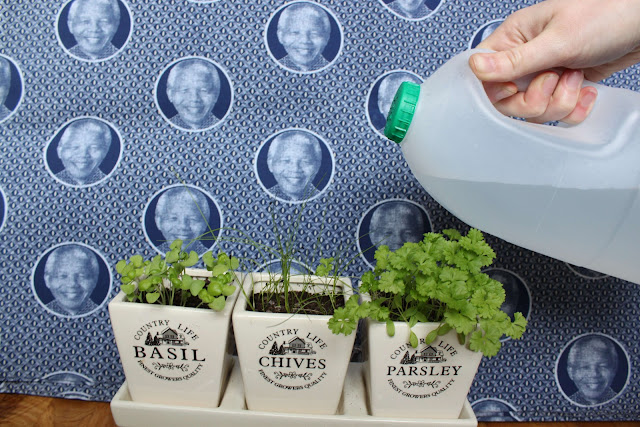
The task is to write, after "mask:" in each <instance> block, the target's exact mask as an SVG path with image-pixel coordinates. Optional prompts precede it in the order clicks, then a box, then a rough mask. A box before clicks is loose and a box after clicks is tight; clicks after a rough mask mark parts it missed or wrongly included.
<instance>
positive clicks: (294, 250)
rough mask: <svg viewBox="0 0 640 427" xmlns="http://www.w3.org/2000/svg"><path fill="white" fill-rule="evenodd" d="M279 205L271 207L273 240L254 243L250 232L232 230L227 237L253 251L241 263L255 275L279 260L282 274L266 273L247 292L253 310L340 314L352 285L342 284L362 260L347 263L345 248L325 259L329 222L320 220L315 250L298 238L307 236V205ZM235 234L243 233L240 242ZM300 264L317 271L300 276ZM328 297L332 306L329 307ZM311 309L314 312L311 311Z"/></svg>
mask: <svg viewBox="0 0 640 427" xmlns="http://www.w3.org/2000/svg"><path fill="white" fill-rule="evenodd" d="M278 206H279V205H278V204H275V203H274V204H272V205H270V207H269V214H270V215H271V225H272V230H271V234H272V236H273V240H272V241H268V242H266V243H265V242H259V241H255V240H254V239H253V238H252V237H250V236H249V235H247V233H245V232H243V231H241V230H237V229H234V230H229V233H227V236H225V239H226V240H231V241H233V242H234V243H239V244H242V245H248V246H249V249H250V253H251V254H252V257H251V258H249V257H247V258H243V259H242V269H243V270H245V271H256V270H259V269H260V268H263V266H265V265H269V264H270V263H271V262H273V261H276V260H277V262H279V265H280V267H281V268H280V269H279V271H278V272H272V271H271V270H270V269H269V268H267V269H266V271H264V273H265V275H266V276H268V277H265V276H262V278H263V279H264V282H263V283H260V284H259V286H256V287H255V288H249V289H244V288H243V290H242V292H243V293H244V294H245V297H246V302H247V308H248V310H250V311H254V310H256V309H259V307H265V306H269V307H272V308H273V309H274V310H276V309H277V310H281V312H285V313H289V314H295V313H306V314H320V315H331V314H333V313H336V310H337V309H338V307H340V305H341V301H342V296H343V294H344V291H345V289H344V287H345V286H347V285H346V284H345V282H344V281H343V277H344V276H345V271H346V269H347V268H348V266H349V265H350V264H351V263H352V262H353V261H354V259H356V258H357V256H355V257H353V258H348V257H346V256H345V253H346V251H345V250H343V249H342V248H340V249H339V250H337V251H335V252H332V253H331V256H330V257H323V256H322V255H323V254H322V250H321V249H320V248H321V247H322V245H323V244H322V241H321V239H322V238H323V236H325V235H326V234H324V233H323V232H322V231H323V229H322V228H323V227H324V225H323V224H324V221H318V223H320V224H322V225H321V230H320V233H319V234H318V237H317V240H316V241H315V242H314V243H312V244H311V246H312V247H310V245H309V243H308V242H307V241H305V242H300V241H299V239H298V238H299V236H300V235H301V234H302V232H303V230H302V229H301V227H302V226H303V224H304V223H305V218H304V216H303V211H304V209H305V207H306V202H305V203H302V204H301V205H296V206H295V207H293V208H289V207H278ZM323 215H324V213H323ZM234 234H239V235H240V237H238V238H235V237H231V236H233V235H234ZM308 254H313V255H311V256H310V255H308ZM316 254H317V255H316ZM297 265H303V266H304V265H309V266H313V265H315V266H316V267H315V270H311V269H309V270H306V269H305V270H303V271H302V272H299V271H296V270H297V268H296V267H297ZM261 280H262V279H261ZM254 285H258V284H257V283H255V284H254ZM326 297H328V299H329V302H328V304H326V305H325V303H324V301H325V300H326ZM276 301H277V302H278V303H276ZM280 303H281V304H282V305H281V306H280ZM356 305H357V303H356ZM274 306H277V308H276V307H274ZM312 306H313V307H314V308H311V307H312ZM337 313H338V317H336V319H335V322H336V324H337V325H339V324H340V323H342V322H343V320H342V319H340V318H339V313H340V312H339V311H338V312H337ZM349 324H351V323H350V322H349ZM336 327H337V328H340V326H336Z"/></svg>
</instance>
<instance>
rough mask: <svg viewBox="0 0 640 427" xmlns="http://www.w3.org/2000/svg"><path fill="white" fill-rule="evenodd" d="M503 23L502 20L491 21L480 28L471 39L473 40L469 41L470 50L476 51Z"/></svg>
mask: <svg viewBox="0 0 640 427" xmlns="http://www.w3.org/2000/svg"><path fill="white" fill-rule="evenodd" d="M502 22H503V21H502V19H500V20H496V21H491V22H487V23H486V24H484V25H483V26H482V27H480V28H478V30H477V31H476V32H475V33H474V34H473V36H472V37H471V40H469V49H474V48H475V47H476V46H478V45H479V44H480V42H482V41H483V40H484V39H486V38H487V37H489V36H490V35H491V33H493V32H494V31H495V29H496V28H498V27H499V26H500V24H502Z"/></svg>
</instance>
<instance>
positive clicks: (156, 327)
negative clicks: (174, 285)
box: [109, 269, 241, 407]
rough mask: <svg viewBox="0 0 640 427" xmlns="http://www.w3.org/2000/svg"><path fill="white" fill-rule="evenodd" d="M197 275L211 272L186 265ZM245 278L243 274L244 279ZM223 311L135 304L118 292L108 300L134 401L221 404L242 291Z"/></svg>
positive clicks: (213, 405)
mask: <svg viewBox="0 0 640 427" xmlns="http://www.w3.org/2000/svg"><path fill="white" fill-rule="evenodd" d="M186 272H187V274H189V275H191V276H192V277H194V278H206V277H211V272H209V271H207V270H203V269H187V270H186ZM240 280H241V279H240ZM239 287H240V284H239V283H238V281H237V280H236V291H235V292H234V293H233V295H231V296H229V297H227V301H226V305H225V308H224V310H222V311H220V312H216V311H214V310H212V309H210V308H209V307H207V306H204V308H191V307H176V306H166V305H157V304H146V303H134V302H129V301H127V299H126V295H125V294H124V293H123V292H120V293H119V294H118V295H117V296H116V297H115V298H114V299H113V300H112V301H111V302H110V303H109V315H110V317H111V326H112V328H113V333H114V336H115V340H116V345H117V347H118V352H119V353H120V359H121V361H122V367H123V369H124V374H125V377H126V379H127V385H128V387H129V392H130V393H131V398H132V400H134V401H136V402H144V403H160V404H171V405H181V406H198V407H217V406H218V405H219V403H220V399H221V397H222V394H223V392H224V388H225V381H226V380H227V378H228V374H229V372H230V369H231V366H232V364H233V357H232V354H233V335H232V334H231V333H230V320H231V313H232V311H233V307H234V305H235V302H236V300H237V297H238V294H239V293H240V289H239Z"/></svg>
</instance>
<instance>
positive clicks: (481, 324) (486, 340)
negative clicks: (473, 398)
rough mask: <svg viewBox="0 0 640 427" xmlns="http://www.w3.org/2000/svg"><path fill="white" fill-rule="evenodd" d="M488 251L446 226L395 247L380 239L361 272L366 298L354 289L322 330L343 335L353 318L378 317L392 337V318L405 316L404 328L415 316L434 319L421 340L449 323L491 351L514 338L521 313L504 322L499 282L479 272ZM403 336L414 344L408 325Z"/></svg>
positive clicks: (463, 338)
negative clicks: (407, 332) (368, 268)
mask: <svg viewBox="0 0 640 427" xmlns="http://www.w3.org/2000/svg"><path fill="white" fill-rule="evenodd" d="M495 256H496V255H495V252H494V251H493V250H492V249H491V247H490V246H489V245H488V244H487V243H486V242H485V240H484V236H483V235H482V233H481V232H480V231H479V230H476V229H471V230H470V231H469V233H467V235H466V236H462V235H461V234H460V233H459V232H458V231H456V230H452V229H449V230H444V231H443V234H439V233H427V234H425V236H424V240H423V241H421V242H418V243H405V244H404V246H402V247H401V248H400V249H398V250H397V251H395V252H391V251H390V250H389V248H388V247H387V246H386V245H382V246H380V247H379V248H378V249H377V250H376V253H375V259H376V266H375V269H374V271H373V272H371V271H368V272H366V273H365V274H364V275H363V276H362V281H361V284H360V293H363V294H368V295H369V296H370V301H364V302H362V304H359V303H358V296H357V295H354V296H352V297H351V298H350V299H349V300H348V301H347V304H346V305H345V307H342V308H339V309H336V311H335V313H334V315H333V317H332V318H331V319H330V320H329V329H331V331H333V333H335V334H340V333H342V334H345V335H348V334H350V333H352V332H353V331H354V330H355V329H356V326H357V323H358V320H360V319H364V318H370V319H372V320H375V321H379V322H386V324H387V333H388V334H389V336H393V335H394V334H395V327H394V323H393V322H394V321H403V322H407V323H408V324H409V326H410V328H413V326H415V325H416V324H417V323H418V322H439V323H440V325H439V327H438V328H436V329H435V330H434V331H432V332H431V333H429V334H428V335H427V336H426V342H427V344H430V343H432V342H433V341H434V340H435V339H436V338H437V337H438V336H439V335H444V334H446V333H447V332H449V331H451V330H455V331H456V332H457V334H458V338H459V340H460V343H461V344H465V342H468V346H469V348H470V349H471V350H474V351H480V352H482V353H483V354H484V355H485V356H487V357H492V356H494V355H496V354H497V352H498V350H499V349H500V347H501V342H500V338H501V337H502V336H503V335H507V336H509V337H511V338H514V339H518V338H520V337H521V336H522V334H523V332H524V330H525V328H526V325H527V320H526V319H525V318H524V316H523V315H522V313H515V315H514V320H513V321H511V319H510V318H509V316H508V315H507V314H506V313H505V312H503V311H502V310H500V306H501V305H502V303H503V302H504V299H505V292H504V289H503V287H502V284H501V283H500V282H498V281H496V280H493V279H491V278H490V277H489V276H488V275H486V274H485V273H482V271H481V269H482V268H483V267H486V266H488V265H490V264H491V263H492V262H493V259H494V258H495ZM409 342H410V343H411V345H412V346H413V347H417V346H418V337H417V336H416V334H415V333H414V332H413V331H411V332H410V337H409Z"/></svg>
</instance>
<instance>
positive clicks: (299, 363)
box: [233, 273, 356, 414]
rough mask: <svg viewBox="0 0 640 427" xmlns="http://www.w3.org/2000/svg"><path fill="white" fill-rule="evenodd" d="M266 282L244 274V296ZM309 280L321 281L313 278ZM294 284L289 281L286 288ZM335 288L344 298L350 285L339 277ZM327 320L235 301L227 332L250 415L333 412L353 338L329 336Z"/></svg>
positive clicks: (261, 276) (258, 276) (257, 275)
mask: <svg viewBox="0 0 640 427" xmlns="http://www.w3.org/2000/svg"><path fill="white" fill-rule="evenodd" d="M300 277H301V276H300ZM268 278H269V275H268V274H262V273H253V274H248V275H247V276H246V278H245V280H244V290H245V292H246V294H247V295H251V293H253V292H254V291H259V290H260V289H261V288H262V287H263V285H264V282H265V281H266V280H268ZM307 278H308V276H307ZM311 280H313V283H319V282H320V281H321V279H319V278H314V277H313V276H312V277H311ZM295 281H296V279H295V278H294V277H292V287H295V286H296V285H294V284H293V282H295ZM341 283H342V285H341V286H340V287H341V288H342V292H343V293H344V295H345V298H346V299H348V298H349V296H350V295H352V294H353V290H352V288H351V281H350V280H349V279H348V278H342V279H341ZM330 318H331V316H325V315H303V314H296V315H291V314H278V313H275V314H272V313H261V312H254V311H248V310H247V307H246V298H245V295H244V294H242V295H240V296H239V298H238V303H237V304H236V307H235V309H234V311H233V329H234V333H235V338H236V348H237V350H238V358H239V361H240V369H241V371H242V379H243V383H244V390H245V400H246V403H247V407H248V408H249V409H250V410H254V411H271V412H289V413H304V414H335V413H336V411H337V408H338V403H339V401H340V396H341V395H342V387H343V385H344V378H345V375H346V372H347V368H348V366H349V360H350V358H351V351H352V348H353V342H354V339H355V335H356V334H355V333H353V334H351V335H350V336H344V335H335V334H333V333H332V332H331V330H330V329H329V327H328V325H327V322H328V320H329V319H330Z"/></svg>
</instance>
